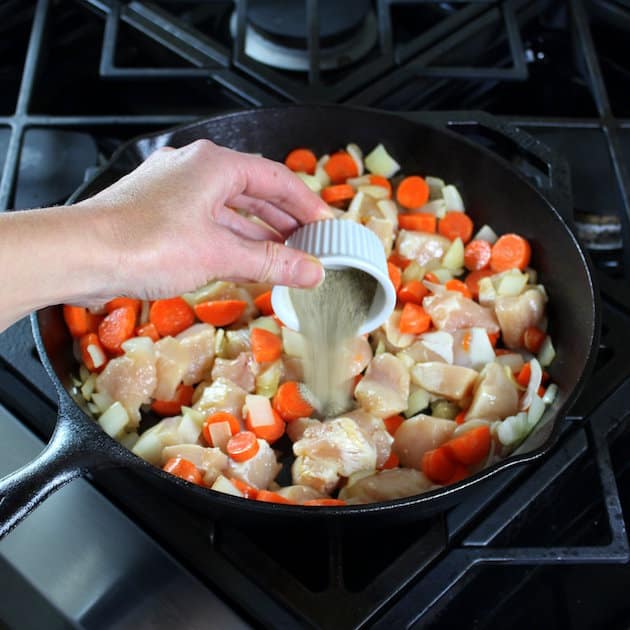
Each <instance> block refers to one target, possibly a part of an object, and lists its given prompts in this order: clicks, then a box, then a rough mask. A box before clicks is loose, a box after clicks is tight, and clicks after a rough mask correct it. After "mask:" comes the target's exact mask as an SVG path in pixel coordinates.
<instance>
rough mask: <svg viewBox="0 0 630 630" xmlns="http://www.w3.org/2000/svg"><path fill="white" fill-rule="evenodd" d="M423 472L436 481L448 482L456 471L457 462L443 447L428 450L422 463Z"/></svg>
mask: <svg viewBox="0 0 630 630" xmlns="http://www.w3.org/2000/svg"><path fill="white" fill-rule="evenodd" d="M420 467H421V468H422V472H423V473H424V474H425V475H426V476H427V477H428V478H429V479H430V480H431V481H433V482H434V483H440V484H444V483H448V482H449V480H450V479H451V477H452V476H453V474H454V473H455V462H454V461H453V460H452V459H451V458H450V457H449V455H448V452H447V451H446V449H444V448H443V447H441V446H440V447H438V448H435V449H433V450H431V451H426V452H425V453H424V455H423V456H422V461H421V464H420Z"/></svg>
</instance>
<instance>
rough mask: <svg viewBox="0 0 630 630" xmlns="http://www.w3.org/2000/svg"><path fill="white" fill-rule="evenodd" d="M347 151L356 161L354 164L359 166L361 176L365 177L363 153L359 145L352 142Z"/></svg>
mask: <svg viewBox="0 0 630 630" xmlns="http://www.w3.org/2000/svg"><path fill="white" fill-rule="evenodd" d="M346 151H347V152H348V153H349V154H350V157H351V158H352V159H353V160H354V163H355V164H356V165H357V171H358V173H359V176H361V175H363V170H364V169H363V151H361V149H360V148H359V146H358V145H356V144H354V143H353V142H351V143H350V144H349V145H348V146H347V147H346Z"/></svg>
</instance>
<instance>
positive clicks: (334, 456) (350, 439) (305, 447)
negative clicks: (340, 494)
mask: <svg viewBox="0 0 630 630" xmlns="http://www.w3.org/2000/svg"><path fill="white" fill-rule="evenodd" d="M293 453H294V454H295V455H296V456H297V457H299V456H303V457H308V458H310V459H313V460H323V461H326V462H331V463H333V464H334V465H335V468H336V471H337V474H338V475H341V476H343V477H349V476H350V475H351V474H352V473H355V472H358V471H359V470H374V467H375V466H376V448H375V447H374V444H373V443H372V442H371V440H368V439H367V438H366V436H365V435H364V433H363V432H362V431H361V430H360V429H359V426H358V425H357V423H356V422H355V421H354V420H352V419H350V418H346V417H341V418H334V419H333V420H326V421H324V422H322V423H320V424H319V425H313V426H311V427H308V428H307V429H306V431H304V434H303V435H302V438H301V439H300V440H298V441H297V442H295V443H294V444H293ZM294 481H295V480H294ZM296 483H298V482H296ZM306 485H311V484H306Z"/></svg>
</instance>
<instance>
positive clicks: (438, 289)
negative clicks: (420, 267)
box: [422, 280, 448, 295]
mask: <svg viewBox="0 0 630 630" xmlns="http://www.w3.org/2000/svg"><path fill="white" fill-rule="evenodd" d="M422 284H424V286H425V287H426V288H427V289H429V291H431V293H435V295H444V294H445V293H446V292H447V291H448V289H447V288H446V287H445V286H444V285H443V284H436V283H435V282H429V281H428V280H423V281H422Z"/></svg>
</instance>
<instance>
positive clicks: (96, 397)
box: [92, 392, 114, 413]
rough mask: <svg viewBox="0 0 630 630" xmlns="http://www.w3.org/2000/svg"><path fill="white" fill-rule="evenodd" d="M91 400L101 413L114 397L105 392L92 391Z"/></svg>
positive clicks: (111, 402)
mask: <svg viewBox="0 0 630 630" xmlns="http://www.w3.org/2000/svg"><path fill="white" fill-rule="evenodd" d="M92 402H93V403H94V404H95V405H96V407H97V408H98V411H99V413H103V412H105V411H106V410H107V409H109V407H111V405H113V404H114V399H113V398H112V397H111V396H110V395H109V394H108V393H107V392H94V393H93V394H92Z"/></svg>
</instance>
